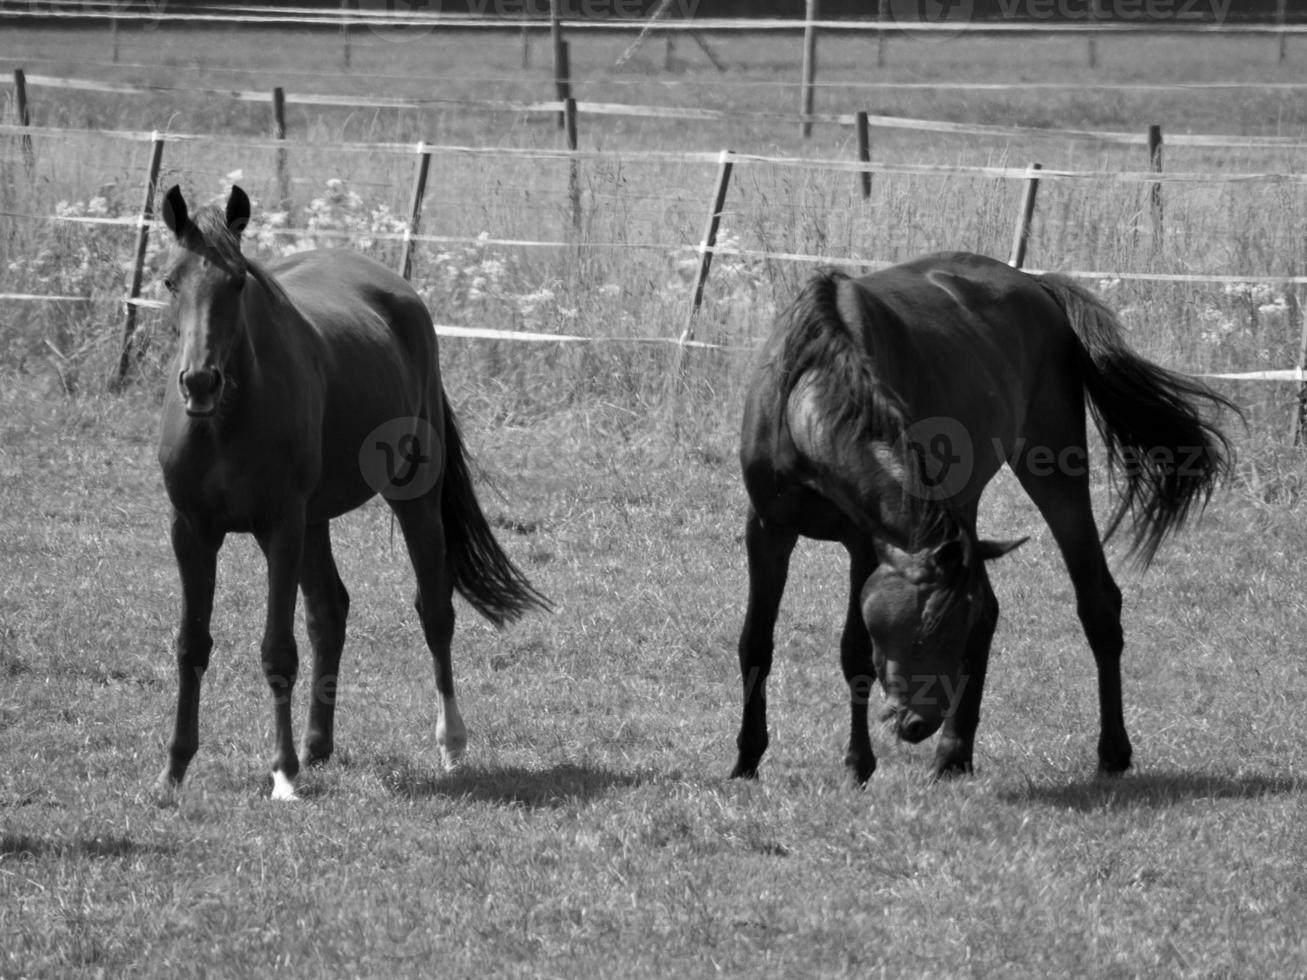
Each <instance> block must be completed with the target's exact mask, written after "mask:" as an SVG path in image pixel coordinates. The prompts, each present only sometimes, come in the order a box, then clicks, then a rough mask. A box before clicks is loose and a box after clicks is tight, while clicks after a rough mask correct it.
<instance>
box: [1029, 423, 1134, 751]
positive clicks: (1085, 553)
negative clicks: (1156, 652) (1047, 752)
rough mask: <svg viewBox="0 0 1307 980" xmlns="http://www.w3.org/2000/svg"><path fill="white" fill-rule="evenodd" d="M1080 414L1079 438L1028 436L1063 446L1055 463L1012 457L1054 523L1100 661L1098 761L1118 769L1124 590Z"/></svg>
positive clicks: (1123, 741)
mask: <svg viewBox="0 0 1307 980" xmlns="http://www.w3.org/2000/svg"><path fill="white" fill-rule="evenodd" d="M1075 411H1076V412H1077V413H1083V411H1084V409H1083V408H1082V407H1081V406H1080V405H1079V403H1077V405H1076V409H1075ZM1051 414H1055V413H1051ZM1079 418H1080V425H1079V433H1078V438H1076V439H1074V440H1067V439H1043V440H1041V439H1040V438H1039V436H1038V435H1037V434H1033V433H1032V434H1029V438H1028V443H1029V445H1031V446H1034V447H1041V446H1042V447H1049V448H1054V449H1058V450H1059V453H1058V456H1057V460H1056V462H1049V461H1048V460H1047V456H1048V454H1047V453H1046V452H1045V453H1044V454H1043V455H1042V456H1041V455H1039V454H1034V453H1028V454H1026V455H1025V456H1024V457H1023V458H1018V459H1017V460H1016V461H1015V462H1013V463H1012V469H1013V471H1014V472H1015V473H1016V475H1017V478H1018V479H1019V480H1020V481H1021V485H1022V486H1023V487H1024V488H1025V490H1026V493H1028V494H1029V495H1030V499H1031V500H1033V501H1034V502H1035V506H1037V507H1038V508H1039V512H1040V513H1041V514H1043V515H1044V520H1045V521H1047V522H1048V527H1049V530H1050V531H1052V532H1053V537H1054V539H1055V540H1056V541H1057V545H1058V548H1059V549H1060V550H1061V552H1062V558H1063V560H1064V561H1065V562H1066V567H1067V572H1068V573H1069V574H1070V576H1071V583H1072V585H1074V587H1075V591H1076V612H1077V614H1078V615H1079V617H1080V624H1081V626H1082V627H1084V631H1085V636H1086V637H1087V638H1088V640H1089V647H1090V649H1091V650H1092V651H1093V653H1094V661H1095V663H1096V664H1097V667H1098V708H1099V715H1100V730H1099V738H1098V762H1099V766H1100V768H1101V769H1102V770H1103V771H1104V772H1108V773H1117V772H1123V771H1125V770H1126V769H1128V768H1129V767H1130V754H1131V749H1130V737H1129V736H1128V735H1127V734H1126V730H1125V715H1124V709H1123V706H1122V696H1121V651H1122V649H1123V647H1124V645H1125V641H1124V637H1123V634H1122V631H1121V590H1120V589H1119V588H1118V587H1117V584H1116V581H1115V580H1114V579H1113V578H1112V573H1111V571H1110V570H1109V569H1108V567H1107V558H1106V556H1104V554H1103V546H1102V544H1101V543H1100V541H1099V536H1098V528H1097V526H1096V525H1095V524H1094V512H1093V507H1092V504H1091V501H1090V497H1089V474H1088V463H1087V459H1088V457H1087V454H1086V452H1085V449H1084V446H1085V442H1084V421H1083V414H1079Z"/></svg>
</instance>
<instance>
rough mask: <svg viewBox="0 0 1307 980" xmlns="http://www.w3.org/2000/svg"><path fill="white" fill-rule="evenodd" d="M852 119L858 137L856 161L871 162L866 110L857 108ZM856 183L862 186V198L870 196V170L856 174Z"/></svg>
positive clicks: (869, 134)
mask: <svg viewBox="0 0 1307 980" xmlns="http://www.w3.org/2000/svg"><path fill="white" fill-rule="evenodd" d="M853 120H854V121H853V128H854V129H855V130H856V131H857V139H858V162H859V163H861V164H863V165H864V166H865V165H866V164H869V163H871V127H870V126H868V125H867V113H866V110H864V109H859V110H858V114H857V115H856V116H854V117H853ZM858 183H859V185H860V186H861V187H862V199H863V200H864V201H865V200H866V199H867V198H869V197H871V171H870V170H867V169H864V170H862V172H861V173H859V174H858Z"/></svg>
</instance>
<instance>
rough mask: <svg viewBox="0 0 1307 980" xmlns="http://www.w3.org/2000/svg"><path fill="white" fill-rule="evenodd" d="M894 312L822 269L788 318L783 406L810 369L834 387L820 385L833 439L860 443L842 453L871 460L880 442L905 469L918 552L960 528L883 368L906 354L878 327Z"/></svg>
mask: <svg viewBox="0 0 1307 980" xmlns="http://www.w3.org/2000/svg"><path fill="white" fill-rule="evenodd" d="M846 283H847V285H843V288H841V286H842V284H846ZM841 301H842V302H841ZM892 315H893V314H891V313H890V312H889V311H888V310H887V309H885V308H884V307H882V306H881V305H880V304H878V303H876V302H874V299H873V298H872V297H870V296H868V294H867V291H866V290H865V289H862V288H860V287H859V286H857V285H856V284H855V283H854V282H853V280H852V279H851V277H850V276H849V275H848V274H847V273H844V272H842V271H839V270H837V269H822V270H820V271H818V272H817V274H816V275H814V276H813V277H812V279H810V280H809V282H808V284H807V285H806V286H805V287H804V288H803V290H802V291H801V292H800V293H799V295H798V296H797V297H796V298H795V300H794V302H793V303H792V304H791V305H790V307H789V309H788V310H786V311H785V312H784V313H783V314H782V315H781V317H782V322H783V323H784V329H785V331H786V333H785V340H784V343H783V344H782V346H781V350H780V353H779V356H778V362H777V365H776V366H777V367H778V369H779V374H780V384H781V391H780V395H781V404H782V405H784V404H785V403H786V402H787V401H788V400H789V397H790V395H791V394H792V393H793V391H794V389H795V386H796V385H798V384H799V381H800V379H801V378H802V377H803V376H804V375H805V374H807V373H808V372H810V371H811V372H816V373H818V374H819V375H820V376H822V377H823V378H824V379H826V381H827V383H826V384H821V385H817V386H815V393H816V398H817V404H818V406H819V407H820V409H821V411H822V412H823V414H824V415H825V416H826V419H827V421H828V422H829V423H830V427H831V429H830V430H831V432H832V438H834V439H839V440H844V441H846V442H847V443H850V444H852V445H851V446H850V450H851V451H850V452H849V453H848V454H841V455H844V456H845V458H853V459H857V458H859V456H860V455H865V456H868V457H869V456H870V452H869V447H870V443H871V442H872V441H876V442H882V443H885V444H888V445H889V446H891V447H893V448H894V451H895V454H896V456H897V461H898V462H899V463H900V464H901V469H900V473H899V474H898V476H899V477H900V479H899V483H900V485H901V487H902V494H903V498H902V501H901V505H900V506H901V510H902V513H903V515H904V517H905V519H906V522H907V528H908V531H909V540H908V542H907V543H908V545H909V547H918V546H920V545H921V544H923V543H924V542H926V541H935V540H938V539H939V538H940V537H942V536H947V535H948V534H949V533H951V532H952V531H953V529H954V526H955V525H954V522H953V519H952V517H951V516H950V515H949V513H948V512H947V510H946V509H945V508H944V507H943V506H942V505H941V504H940V503H939V502H938V501H937V500H936V499H935V497H934V495H933V494H932V493H931V491H930V489H929V487H928V485H927V483H926V480H925V479H924V474H923V472H922V465H921V460H920V458H919V457H918V456H917V454H915V453H913V452H911V451H909V450H908V446H907V441H906V440H905V439H904V436H905V434H906V433H907V430H908V428H909V426H910V425H911V424H912V421H913V420H912V418H911V417H910V415H909V413H908V408H907V404H906V403H905V402H904V400H903V398H902V397H901V396H900V395H899V393H898V392H897V391H896V390H895V389H894V387H893V386H892V385H891V384H890V383H889V382H888V381H886V380H885V377H884V376H883V374H882V371H881V367H882V365H884V364H892V363H893V362H894V360H895V359H896V358H897V357H898V356H900V355H899V354H898V352H897V351H895V350H894V349H893V335H892V333H889V332H886V331H883V330H877V324H878V322H879V321H880V320H881V319H883V318H884V317H887V316H892ZM850 320H854V321H855V322H850ZM782 416H783V412H782Z"/></svg>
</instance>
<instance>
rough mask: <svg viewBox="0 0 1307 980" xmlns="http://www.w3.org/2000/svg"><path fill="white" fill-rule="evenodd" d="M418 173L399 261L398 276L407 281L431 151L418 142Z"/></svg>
mask: <svg viewBox="0 0 1307 980" xmlns="http://www.w3.org/2000/svg"><path fill="white" fill-rule="evenodd" d="M417 152H418V172H417V177H416V179H415V180H414V181H413V197H412V199H411V200H410V201H409V205H408V226H407V227H406V228H405V229H404V248H403V252H402V254H401V256H400V261H399V274H400V275H401V276H403V277H404V278H405V279H408V278H409V276H410V274H411V273H412V272H413V236H414V235H416V234H417V233H418V229H419V228H420V227H422V201H423V199H424V198H425V197H426V194H427V171H428V170H429V169H430V167H431V151H430V150H428V149H427V144H426V143H425V142H423V141H422V140H418V145H417Z"/></svg>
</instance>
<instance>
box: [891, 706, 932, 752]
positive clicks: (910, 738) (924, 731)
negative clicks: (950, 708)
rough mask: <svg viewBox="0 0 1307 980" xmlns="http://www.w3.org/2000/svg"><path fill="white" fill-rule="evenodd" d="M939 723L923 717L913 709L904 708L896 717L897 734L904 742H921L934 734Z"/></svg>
mask: <svg viewBox="0 0 1307 980" xmlns="http://www.w3.org/2000/svg"><path fill="white" fill-rule="evenodd" d="M939 725H940V723H939V722H938V721H931V720H930V719H927V718H923V717H921V715H919V714H917V713H916V712H915V711H911V710H904V711H902V712H901V713H900V714H899V718H898V735H899V738H901V739H903V741H905V742H912V743H914V744H915V743H916V742H921V741H924V740H925V739H927V738H930V736H932V735H934V734H935V732H936V730H938V728H939Z"/></svg>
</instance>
